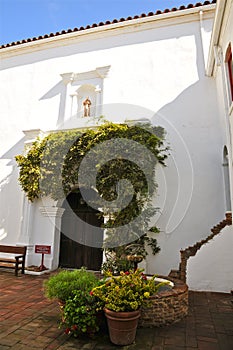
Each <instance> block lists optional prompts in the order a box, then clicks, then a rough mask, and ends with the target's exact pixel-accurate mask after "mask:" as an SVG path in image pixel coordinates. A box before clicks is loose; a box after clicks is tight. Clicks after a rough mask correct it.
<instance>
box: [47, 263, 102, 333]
mask: <svg viewBox="0 0 233 350" xmlns="http://www.w3.org/2000/svg"><path fill="white" fill-rule="evenodd" d="M99 283H100V281H99V279H98V278H97V277H96V276H95V275H94V273H92V272H89V271H87V270H86V269H85V268H84V267H83V268H81V269H79V270H73V271H69V270H62V271H60V272H58V273H56V274H55V275H53V276H51V277H50V278H49V279H48V280H47V281H45V282H44V292H45V295H46V297H47V298H49V299H57V300H58V303H59V306H60V312H61V323H60V325H59V326H60V327H65V333H67V334H72V335H74V336H78V335H80V334H83V333H87V334H93V333H95V332H96V331H97V330H98V329H99V325H100V320H101V318H100V317H99V315H98V313H97V306H98V307H100V305H99V302H98V305H97V303H96V302H95V300H94V299H93V298H92V297H91V295H90V291H91V289H92V288H94V287H95V286H97V285H98V284H99Z"/></svg>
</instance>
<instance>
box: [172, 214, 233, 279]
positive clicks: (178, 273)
mask: <svg viewBox="0 0 233 350" xmlns="http://www.w3.org/2000/svg"><path fill="white" fill-rule="evenodd" d="M225 215H226V217H225V219H224V220H222V221H221V222H219V223H218V224H217V225H216V226H214V227H212V229H211V232H212V233H211V234H210V235H209V236H208V237H207V238H205V239H203V240H201V241H200V242H197V243H195V244H194V245H193V246H190V247H188V248H186V249H184V250H181V251H180V264H179V270H171V272H170V273H169V277H172V278H178V279H180V280H182V281H183V282H186V270H187V261H188V259H189V258H190V256H195V255H196V253H197V251H198V250H199V249H200V248H201V247H202V246H203V245H204V244H206V243H208V242H209V241H210V240H212V239H213V238H214V237H215V236H216V235H218V234H219V233H220V232H221V231H222V229H223V228H224V227H226V226H230V225H232V213H231V212H227V213H226V214H225Z"/></svg>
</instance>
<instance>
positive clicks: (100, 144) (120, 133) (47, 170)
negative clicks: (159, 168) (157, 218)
mask: <svg viewBox="0 0 233 350" xmlns="http://www.w3.org/2000/svg"><path fill="white" fill-rule="evenodd" d="M123 141H124V142H123ZM164 143H165V131H164V129H163V128H162V127H158V126H156V127H155V126H152V125H151V124H143V125H142V124H140V125H139V124H138V125H133V126H129V125H127V124H115V123H110V122H105V123H104V124H102V125H100V126H98V127H97V128H95V129H86V130H84V131H80V130H76V129H72V130H69V131H58V132H55V133H51V134H49V135H48V136H47V137H45V138H43V139H37V140H36V141H35V142H34V143H33V145H32V147H31V148H30V150H29V151H28V152H27V154H26V155H18V156H16V157H15V158H16V161H17V163H18V166H19V169H20V172H19V182H20V185H21V187H22V189H23V190H24V192H25V193H26V195H27V197H28V199H29V200H30V201H34V200H35V199H36V198H40V197H43V196H51V197H52V198H53V199H54V200H58V199H65V198H66V196H67V195H68V194H69V193H70V192H71V191H72V190H73V189H74V188H75V189H76V191H80V192H81V194H84V196H85V192H83V193H82V189H83V188H86V187H87V186H89V187H91V186H92V189H93V188H94V190H95V192H96V196H95V198H92V199H91V205H92V206H94V207H95V208H99V207H100V208H102V211H103V213H104V214H106V213H109V212H108V210H109V208H110V207H111V205H110V203H111V202H114V201H116V200H117V205H116V208H115V209H114V210H113V211H111V215H110V220H109V221H108V222H107V224H106V226H107V228H108V237H107V239H106V240H105V244H106V246H107V247H108V246H109V247H112V246H113V245H114V244H115V242H114V240H116V241H117V242H116V243H117V244H118V245H119V244H121V243H123V244H124V243H125V240H124V238H122V239H123V242H119V235H118V234H117V235H116V231H117V228H118V227H123V226H125V225H127V224H128V223H131V226H130V227H128V229H127V234H128V235H129V236H130V241H135V240H136V239H139V238H140V237H141V236H142V235H143V234H144V233H145V232H146V231H147V229H149V223H150V220H151V217H152V216H153V215H154V214H155V212H156V209H155V208H154V207H153V205H152V203H151V198H152V197H153V195H154V193H155V191H156V188H157V183H156V180H155V165H156V163H157V162H159V163H161V164H163V165H164V162H165V159H166V157H167V151H168V148H167V147H166V146H165V145H164ZM129 145H130V146H129ZM104 146H105V147H104ZM143 149H146V152H145V151H143ZM113 154H114V156H113ZM87 159H88V160H89V161H88V162H87ZM85 162H86V163H85ZM80 173H81V175H82V176H80ZM93 176H94V178H95V181H94V184H93ZM121 184H122V186H123V187H122V188H121ZM119 194H120V195H119ZM84 199H85V198H84ZM103 203H104V204H103ZM108 203H109V205H108ZM139 216H140V220H139V221H138V220H136V221H135V220H134V219H136V218H138V217H139ZM129 231H130V232H129ZM142 232H143V233H142Z"/></svg>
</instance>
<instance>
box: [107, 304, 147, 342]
mask: <svg viewBox="0 0 233 350" xmlns="http://www.w3.org/2000/svg"><path fill="white" fill-rule="evenodd" d="M104 313H105V316H106V318H107V324H108V331H109V337H110V340H111V342H112V343H113V344H116V345H130V344H132V343H133V342H134V340H135V337H136V332H137V326H138V319H139V317H140V310H136V311H128V312H116V311H112V310H109V309H107V308H105V309H104Z"/></svg>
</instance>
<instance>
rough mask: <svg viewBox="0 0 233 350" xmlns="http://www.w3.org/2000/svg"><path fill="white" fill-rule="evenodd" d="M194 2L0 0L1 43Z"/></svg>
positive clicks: (175, 0)
mask: <svg viewBox="0 0 233 350" xmlns="http://www.w3.org/2000/svg"><path fill="white" fill-rule="evenodd" d="M196 2H197V1H193V2H192V0H189V1H187V0H0V44H6V43H10V42H12V41H17V40H21V39H27V38H32V37H34V36H39V35H44V34H49V33H51V32H53V33H54V32H57V31H61V30H63V29H69V28H71V29H73V28H75V27H81V26H86V25H87V24H93V23H99V22H101V21H103V22H104V21H106V20H113V19H114V18H117V19H119V18H121V17H128V16H134V15H138V14H141V13H148V12H150V11H152V12H156V11H157V10H164V9H165V8H172V7H179V6H181V5H187V4H189V3H196Z"/></svg>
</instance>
